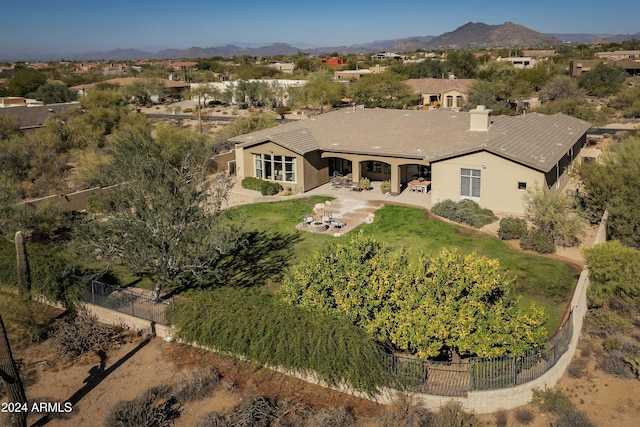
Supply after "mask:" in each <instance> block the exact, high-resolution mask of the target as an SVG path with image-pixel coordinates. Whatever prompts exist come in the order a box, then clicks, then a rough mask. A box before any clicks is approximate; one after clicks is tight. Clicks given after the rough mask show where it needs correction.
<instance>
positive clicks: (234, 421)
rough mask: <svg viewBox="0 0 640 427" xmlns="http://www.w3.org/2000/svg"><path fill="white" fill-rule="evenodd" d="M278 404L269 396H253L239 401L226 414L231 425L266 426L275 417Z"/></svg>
mask: <svg viewBox="0 0 640 427" xmlns="http://www.w3.org/2000/svg"><path fill="white" fill-rule="evenodd" d="M277 409H278V405H277V403H276V401H274V400H273V399H271V398H270V397H264V396H255V397H250V398H247V399H245V400H243V401H242V402H240V403H239V404H238V405H237V406H236V407H235V408H233V411H232V412H231V413H230V414H229V415H228V417H227V421H228V423H229V425H232V426H247V427H249V426H251V427H268V426H269V425H271V421H273V420H274V419H275V418H276V413H277Z"/></svg>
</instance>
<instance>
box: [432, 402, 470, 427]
mask: <svg viewBox="0 0 640 427" xmlns="http://www.w3.org/2000/svg"><path fill="white" fill-rule="evenodd" d="M431 425H433V426H435V427H452V426H455V427H480V426H481V425H482V422H481V421H480V419H479V418H478V417H477V416H476V415H475V414H474V413H471V412H466V411H465V410H464V408H463V407H462V404H461V403H460V402H458V401H455V400H450V401H449V402H447V403H446V404H445V405H444V406H443V407H442V408H440V410H439V411H438V413H437V414H436V415H435V417H434V419H433V424H431Z"/></svg>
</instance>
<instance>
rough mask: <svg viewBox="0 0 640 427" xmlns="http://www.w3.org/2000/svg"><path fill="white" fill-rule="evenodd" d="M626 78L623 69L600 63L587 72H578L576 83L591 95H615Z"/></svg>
mask: <svg viewBox="0 0 640 427" xmlns="http://www.w3.org/2000/svg"><path fill="white" fill-rule="evenodd" d="M625 80H626V73H625V71H624V70H623V69H622V68H620V67H616V66H613V65H608V64H604V63H600V64H598V65H596V66H595V67H593V68H592V69H591V70H590V71H589V72H588V73H582V74H580V77H578V85H579V86H580V87H581V88H582V89H584V90H585V91H586V92H587V94H589V95H592V96H599V97H603V96H609V95H615V94H616V93H617V92H618V91H619V90H620V89H621V88H622V85H623V84H624V82H625Z"/></svg>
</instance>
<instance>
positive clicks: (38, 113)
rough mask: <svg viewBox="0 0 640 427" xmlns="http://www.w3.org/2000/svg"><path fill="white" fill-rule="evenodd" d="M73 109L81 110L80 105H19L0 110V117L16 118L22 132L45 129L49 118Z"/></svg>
mask: <svg viewBox="0 0 640 427" xmlns="http://www.w3.org/2000/svg"><path fill="white" fill-rule="evenodd" d="M71 108H80V103H78V102H69V103H63V104H48V105H32V106H28V105H17V106H14V107H11V108H0V117H10V116H14V117H16V118H17V119H18V122H19V123H20V129H21V130H33V129H37V128H41V127H44V126H45V124H46V122H47V118H49V117H51V116H54V117H55V115H56V114H62V113H64V112H65V111H67V110H69V109H71Z"/></svg>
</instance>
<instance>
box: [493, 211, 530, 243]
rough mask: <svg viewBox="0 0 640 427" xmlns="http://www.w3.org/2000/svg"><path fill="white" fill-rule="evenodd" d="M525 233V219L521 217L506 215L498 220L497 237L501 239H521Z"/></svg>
mask: <svg viewBox="0 0 640 427" xmlns="http://www.w3.org/2000/svg"><path fill="white" fill-rule="evenodd" d="M526 233H527V221H525V220H524V219H522V218H516V217H513V216H512V217H508V218H502V219H501V220H500V228H499V229H498V237H500V238H501V239H502V240H517V239H521V238H522V236H524V235H525V234H526Z"/></svg>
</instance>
